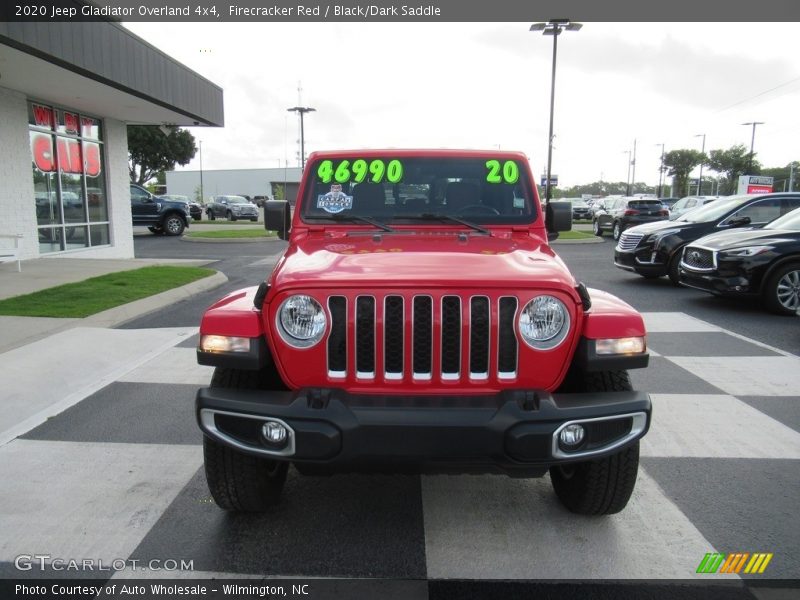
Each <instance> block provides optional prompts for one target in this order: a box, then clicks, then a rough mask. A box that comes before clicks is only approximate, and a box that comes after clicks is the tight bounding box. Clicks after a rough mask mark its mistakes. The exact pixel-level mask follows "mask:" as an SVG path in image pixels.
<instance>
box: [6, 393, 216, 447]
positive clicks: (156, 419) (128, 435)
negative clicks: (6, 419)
mask: <svg viewBox="0 0 800 600" xmlns="http://www.w3.org/2000/svg"><path fill="white" fill-rule="evenodd" d="M197 388H198V386H196V385H183V384H181V385H176V384H163V383H123V382H115V383H112V384H110V385H108V386H106V387H104V388H103V389H101V390H99V391H97V392H95V393H94V394H92V395H91V396H88V397H87V398H85V399H84V400H82V401H81V402H79V403H78V404H76V405H75V406H72V407H70V408H68V409H67V410H65V411H64V412H63V413H61V414H59V415H56V416H55V417H52V418H50V419H48V420H47V421H45V422H44V423H42V424H41V425H39V426H38V427H36V428H35V429H33V430H31V431H29V432H28V433H26V434H25V435H23V436H21V437H22V438H24V439H31V440H53V441H64V442H101V443H103V442H105V443H130V444H201V443H202V441H203V435H202V433H200V428H199V427H198V426H197V419H196V417H195V410H194V397H195V394H196V393H197Z"/></svg>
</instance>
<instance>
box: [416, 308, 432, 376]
mask: <svg viewBox="0 0 800 600" xmlns="http://www.w3.org/2000/svg"><path fill="white" fill-rule="evenodd" d="M432 352H433V304H432V300H431V298H430V297H429V296H416V297H415V298H414V373H419V374H428V373H430V372H431V365H432V364H433V361H432Z"/></svg>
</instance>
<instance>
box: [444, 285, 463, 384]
mask: <svg viewBox="0 0 800 600" xmlns="http://www.w3.org/2000/svg"><path fill="white" fill-rule="evenodd" d="M460 367H461V299H460V298H459V297H458V296H444V297H443V298H442V374H443V375H458V373H459V371H460V370H461V369H460Z"/></svg>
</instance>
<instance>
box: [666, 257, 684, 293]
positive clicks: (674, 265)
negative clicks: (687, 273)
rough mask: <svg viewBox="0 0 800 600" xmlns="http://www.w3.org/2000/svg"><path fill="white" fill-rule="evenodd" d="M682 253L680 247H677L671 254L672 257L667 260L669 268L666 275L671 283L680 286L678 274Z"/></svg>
mask: <svg viewBox="0 0 800 600" xmlns="http://www.w3.org/2000/svg"><path fill="white" fill-rule="evenodd" d="M682 254H683V250H682V249H678V250H677V251H676V252H675V254H673V255H672V258H671V259H670V261H669V269H668V270H667V276H668V277H669V280H670V281H671V282H672V285H675V286H680V285H681V274H680V265H681V255H682Z"/></svg>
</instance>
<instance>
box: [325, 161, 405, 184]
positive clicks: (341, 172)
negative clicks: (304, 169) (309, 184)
mask: <svg viewBox="0 0 800 600" xmlns="http://www.w3.org/2000/svg"><path fill="white" fill-rule="evenodd" d="M317 177H319V180H320V181H321V182H322V183H331V182H332V181H335V182H336V183H348V182H349V181H353V182H355V183H362V182H364V181H371V182H372V183H381V182H383V181H384V180H386V181H388V182H389V183H399V182H400V181H401V180H402V179H403V163H401V162H400V161H399V160H390V161H389V162H388V163H387V162H385V161H383V160H380V159H375V160H369V161H368V160H364V159H363V158H357V159H355V160H347V159H345V160H342V161H339V162H338V163H334V162H333V161H332V160H323V161H322V162H321V163H319V167H317Z"/></svg>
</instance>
